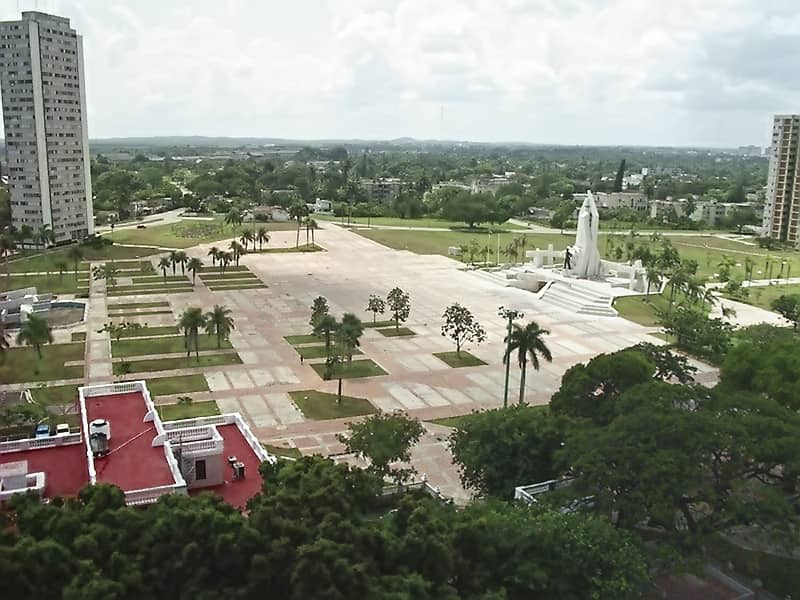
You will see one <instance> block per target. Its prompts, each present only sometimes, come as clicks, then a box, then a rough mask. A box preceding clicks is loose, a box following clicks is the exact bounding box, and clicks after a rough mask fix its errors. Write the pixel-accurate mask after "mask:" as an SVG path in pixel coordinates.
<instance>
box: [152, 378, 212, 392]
mask: <svg viewBox="0 0 800 600" xmlns="http://www.w3.org/2000/svg"><path fill="white" fill-rule="evenodd" d="M147 389H149V390H150V393H151V394H152V395H153V396H169V395H172V394H187V393H190V392H207V391H208V382H207V381H206V378H205V376H203V375H199V374H198V375H175V376H174V377H158V378H156V379H148V380H147Z"/></svg>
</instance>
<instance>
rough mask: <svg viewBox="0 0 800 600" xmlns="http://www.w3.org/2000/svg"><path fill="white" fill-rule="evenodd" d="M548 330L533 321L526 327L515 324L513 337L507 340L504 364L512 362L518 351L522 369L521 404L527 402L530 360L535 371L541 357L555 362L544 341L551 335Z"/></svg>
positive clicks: (520, 383) (520, 382) (537, 368)
mask: <svg viewBox="0 0 800 600" xmlns="http://www.w3.org/2000/svg"><path fill="white" fill-rule="evenodd" d="M549 334H550V332H549V331H548V330H547V329H542V328H541V327H539V324H538V323H536V322H535V321H531V322H530V323H528V324H527V325H525V327H522V326H521V325H519V324H518V323H514V326H513V329H512V331H511V336H510V338H509V339H507V340H506V351H505V353H504V355H503V363H506V362H507V361H509V360H511V354H512V353H513V352H515V351H516V353H517V362H518V363H519V368H520V379H519V403H520V405H522V404H523V403H524V402H525V375H526V372H527V368H528V359H529V358H530V361H531V364H532V365H533V368H534V369H535V370H537V371H538V370H539V357H540V356H541V357H542V358H543V359H544V360H546V361H547V362H550V361H552V360H553V356H552V354H551V353H550V349H549V348H548V347H547V344H546V343H545V341H544V337H545V336H546V335H549Z"/></svg>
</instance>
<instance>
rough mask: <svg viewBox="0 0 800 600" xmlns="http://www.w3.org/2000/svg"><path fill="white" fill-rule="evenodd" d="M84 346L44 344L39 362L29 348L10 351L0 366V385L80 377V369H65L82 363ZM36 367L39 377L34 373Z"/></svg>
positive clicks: (81, 373)
mask: <svg viewBox="0 0 800 600" xmlns="http://www.w3.org/2000/svg"><path fill="white" fill-rule="evenodd" d="M83 353H84V344H48V345H46V346H42V358H41V360H39V359H38V358H37V356H36V350H34V349H33V348H32V347H24V348H10V349H7V350H6V351H5V357H4V360H3V362H2V364H0V381H2V382H3V383H25V382H27V381H52V380H54V379H76V378H78V377H83V367H82V366H78V367H65V366H64V363H65V362H68V361H75V360H83ZM37 367H38V370H39V373H36V372H35V371H36V369H37Z"/></svg>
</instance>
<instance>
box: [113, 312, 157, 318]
mask: <svg viewBox="0 0 800 600" xmlns="http://www.w3.org/2000/svg"><path fill="white" fill-rule="evenodd" d="M171 314H172V311H171V310H142V311H139V312H136V311H131V310H128V311H125V310H123V311H120V312H112V311H109V313H108V316H109V317H115V318H120V317H146V316H148V315H171Z"/></svg>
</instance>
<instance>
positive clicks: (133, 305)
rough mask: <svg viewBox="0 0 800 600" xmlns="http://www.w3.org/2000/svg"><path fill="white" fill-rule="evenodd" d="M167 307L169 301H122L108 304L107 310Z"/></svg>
mask: <svg viewBox="0 0 800 600" xmlns="http://www.w3.org/2000/svg"><path fill="white" fill-rule="evenodd" d="M162 306H163V307H165V308H169V302H123V303H121V304H109V305H108V310H109V312H110V311H112V310H127V309H138V308H159V307H162Z"/></svg>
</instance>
